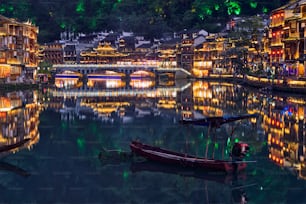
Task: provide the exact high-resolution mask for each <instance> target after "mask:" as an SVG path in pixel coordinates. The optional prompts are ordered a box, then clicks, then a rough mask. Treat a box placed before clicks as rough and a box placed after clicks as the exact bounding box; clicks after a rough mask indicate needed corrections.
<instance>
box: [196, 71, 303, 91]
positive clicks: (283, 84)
mask: <svg viewBox="0 0 306 204" xmlns="http://www.w3.org/2000/svg"><path fill="white" fill-rule="evenodd" d="M201 80H220V81H229V82H235V83H239V84H241V85H248V86H253V87H257V88H269V89H271V90H273V91H281V92H290V93H297V94H306V78H298V77H284V78H282V79H280V78H275V79H272V78H267V77H265V76H255V75H253V76H252V75H233V74H210V75H209V76H207V77H203V78H201Z"/></svg>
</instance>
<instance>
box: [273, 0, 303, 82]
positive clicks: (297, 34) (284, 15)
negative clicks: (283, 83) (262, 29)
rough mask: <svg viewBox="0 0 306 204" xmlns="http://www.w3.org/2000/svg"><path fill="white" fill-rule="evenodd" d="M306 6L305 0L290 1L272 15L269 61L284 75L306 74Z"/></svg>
mask: <svg viewBox="0 0 306 204" xmlns="http://www.w3.org/2000/svg"><path fill="white" fill-rule="evenodd" d="M305 6H306V3H305V1H303V0H297V1H290V2H289V3H288V4H286V5H284V6H282V7H280V8H278V9H275V10H274V11H272V13H271V16H270V20H271V22H270V25H269V32H268V39H269V45H270V46H269V48H270V50H269V56H270V57H269V63H270V65H271V66H272V67H275V71H279V72H280V73H282V74H284V75H293V76H305V68H304V67H305V66H304V49H305V46H304V44H305V37H304V36H305V33H304V32H305V29H304V28H305V19H304V17H305V15H306V7H305Z"/></svg>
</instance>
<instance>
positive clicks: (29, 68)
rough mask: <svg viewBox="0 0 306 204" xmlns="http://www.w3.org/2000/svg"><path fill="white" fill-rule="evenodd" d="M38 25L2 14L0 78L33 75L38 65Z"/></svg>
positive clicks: (12, 78) (9, 78)
mask: <svg viewBox="0 0 306 204" xmlns="http://www.w3.org/2000/svg"><path fill="white" fill-rule="evenodd" d="M37 34H38V27H36V26H34V25H32V24H31V23H30V22H26V23H20V22H17V21H16V20H15V19H10V18H6V17H4V16H1V15H0V79H3V81H6V80H7V81H18V80H21V78H22V77H21V76H22V73H24V74H25V75H24V76H28V77H32V78H33V73H34V71H35V69H36V67H37V63H38V59H37V57H36V53H37V51H38V44H37Z"/></svg>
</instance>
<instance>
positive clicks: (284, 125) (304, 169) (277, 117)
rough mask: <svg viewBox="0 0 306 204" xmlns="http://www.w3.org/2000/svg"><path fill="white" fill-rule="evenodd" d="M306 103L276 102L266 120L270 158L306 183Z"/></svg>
mask: <svg viewBox="0 0 306 204" xmlns="http://www.w3.org/2000/svg"><path fill="white" fill-rule="evenodd" d="M305 105H306V101H305V100H304V99H294V98H290V97H289V98H286V97H284V98H282V97H278V98H276V97H275V98H274V100H272V101H271V102H270V104H269V109H268V111H267V114H266V115H265V116H264V123H263V126H264V129H265V131H266V132H267V136H268V138H267V140H268V145H269V158H270V159H271V160H272V161H273V162H275V163H276V164H277V165H279V166H283V167H286V168H289V169H291V170H293V171H295V172H296V173H297V175H298V177H300V178H305V179H306V163H305V153H306V148H305V144H306V143H305Z"/></svg>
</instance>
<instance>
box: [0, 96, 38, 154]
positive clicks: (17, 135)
mask: <svg viewBox="0 0 306 204" xmlns="http://www.w3.org/2000/svg"><path fill="white" fill-rule="evenodd" d="M33 98H36V97H33ZM0 104H1V110H0V155H6V154H9V153H15V152H17V151H19V150H21V149H23V148H28V149H30V148H31V147H32V146H33V145H34V144H36V143H37V142H38V140H39V131H38V125H39V114H40V110H41V108H40V104H39V103H37V101H32V102H29V103H27V104H25V105H23V101H22V96H21V95H20V93H19V92H15V93H10V94H8V95H7V96H3V97H0Z"/></svg>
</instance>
